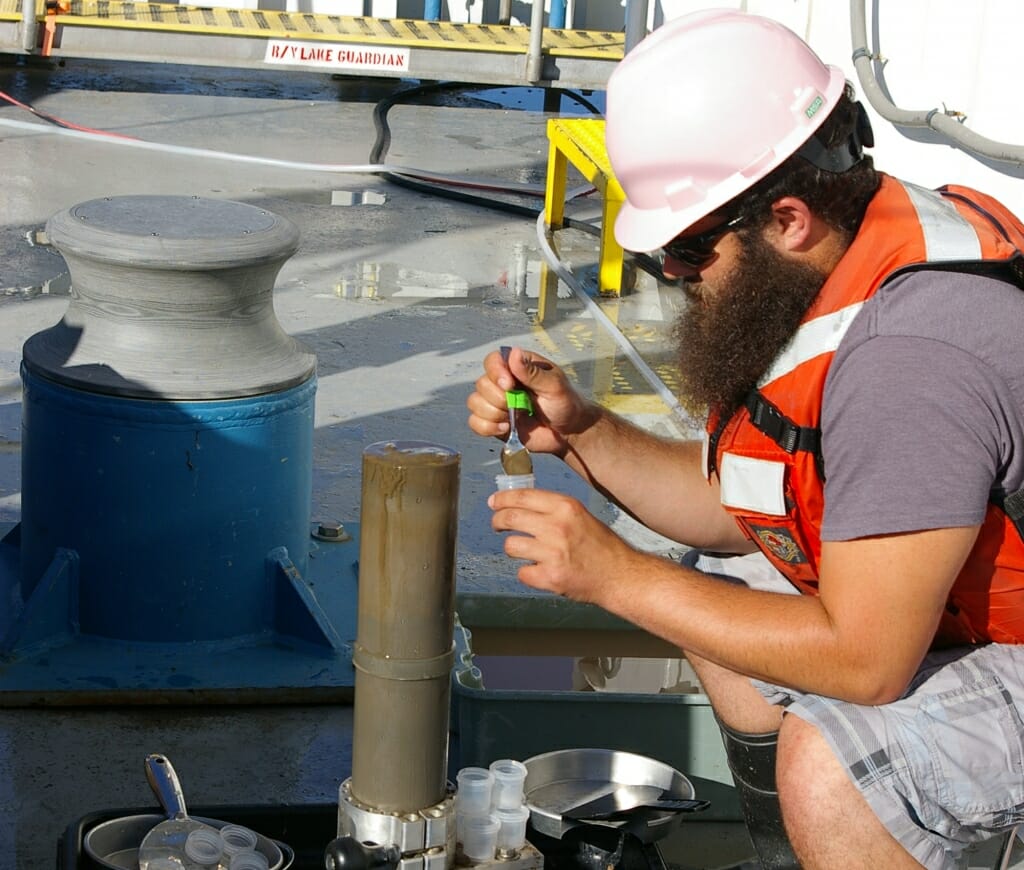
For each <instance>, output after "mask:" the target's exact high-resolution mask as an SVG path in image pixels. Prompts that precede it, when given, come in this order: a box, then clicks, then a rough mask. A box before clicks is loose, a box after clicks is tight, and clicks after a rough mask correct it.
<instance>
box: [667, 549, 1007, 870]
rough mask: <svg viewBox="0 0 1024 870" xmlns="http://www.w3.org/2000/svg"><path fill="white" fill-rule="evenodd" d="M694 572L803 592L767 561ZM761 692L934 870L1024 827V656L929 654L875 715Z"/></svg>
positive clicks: (705, 559)
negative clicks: (812, 731) (819, 743)
mask: <svg viewBox="0 0 1024 870" xmlns="http://www.w3.org/2000/svg"><path fill="white" fill-rule="evenodd" d="M686 561H690V560H686ZM693 564H694V567H697V568H699V569H700V570H703V571H706V572H707V573H711V574H717V575H719V576H725V577H728V578H729V579H734V580H740V581H741V582H743V583H745V584H746V585H748V586H751V587H752V588H756V589H763V590H765V591H775V592H786V593H790V592H795V589H794V588H793V587H792V586H791V585H790V584H789V582H788V581H787V580H786V579H785V578H784V577H782V576H781V575H780V574H778V573H777V572H775V570H774V569H773V568H772V567H771V565H770V564H769V563H768V562H767V560H765V559H763V557H760V555H759V554H755V555H754V556H742V557H734V558H729V559H719V558H716V557H710V556H706V555H702V556H700V557H699V558H697V559H695V560H693ZM754 685H755V686H756V687H757V688H758V689H759V691H760V692H761V694H762V695H763V696H764V697H765V699H766V700H767V701H769V702H770V703H772V704H778V705H781V706H783V707H785V710H786V713H787V714H794V715H796V716H799V717H800V718H801V719H804V720H805V721H807V722H809V723H810V724H812V725H814V726H815V727H816V728H817V729H818V731H819V732H820V733H821V734H822V735H823V736H824V737H825V739H826V740H827V741H828V743H829V745H830V746H831V747H832V751H833V752H834V753H835V755H836V757H837V758H838V759H839V760H840V762H841V763H842V765H843V766H844V768H845V769H846V772H847V773H848V774H849V776H850V779H851V780H852V781H853V783H854V784H855V785H856V786H857V788H858V789H859V790H860V792H861V794H862V795H863V796H864V798H865V800H867V802H868V804H869V805H870V806H871V808H872V809H873V810H874V812H875V814H876V815H877V816H878V818H879V819H880V820H881V822H882V824H884V825H885V827H886V828H887V829H888V830H889V832H890V833H891V834H892V835H893V837H895V838H896V840H898V841H899V842H900V844H901V845H902V846H903V847H904V848H905V849H907V851H909V852H910V854H911V855H913V856H914V858H915V859H916V860H917V861H919V862H920V863H921V864H922V865H924V866H925V867H928V868H930V870H931V868H942V870H945V868H950V870H952V868H955V867H957V866H958V865H957V860H958V858H959V856H960V854H961V853H962V852H963V850H964V849H965V848H966V847H968V846H970V845H972V844H975V843H978V842H980V841H981V840H986V839H988V838H989V837H992V836H994V835H996V834H999V833H1002V832H1004V831H1006V830H1008V829H1009V828H1012V827H1013V826H1014V825H1017V824H1019V823H1021V822H1024V721H1022V717H1024V646H1012V645H1004V644H988V645H987V646H982V647H969V648H960V649H950V650H941V651H938V652H933V653H930V654H929V655H928V656H927V657H926V658H925V660H924V662H923V663H922V665H921V668H920V669H919V670H918V672H917V674H916V676H915V678H914V680H913V682H912V683H911V685H910V687H909V688H908V689H907V692H906V693H905V694H904V696H903V697H902V698H900V699H899V700H897V701H894V702H892V703H891V704H884V705H881V706H877V707H869V706H861V705H859V704H850V703H847V702H845V701H837V700H835V699H833V698H825V697H821V696H818V695H805V694H802V693H800V692H795V691H792V690H789V689H784V688H780V687H778V686H773V685H770V684H767V683H761V682H758V681H754Z"/></svg>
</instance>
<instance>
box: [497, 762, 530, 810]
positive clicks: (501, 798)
mask: <svg viewBox="0 0 1024 870" xmlns="http://www.w3.org/2000/svg"><path fill="white" fill-rule="evenodd" d="M490 771H491V773H493V774H494V791H493V792H492V794H491V808H492V809H500V810H513V809H515V808H516V807H519V806H522V804H523V791H524V787H525V784H526V765H525V764H523V763H522V762H521V761H516V760H514V759H512V758H499V759H498V760H497V761H492V762H491V766H490Z"/></svg>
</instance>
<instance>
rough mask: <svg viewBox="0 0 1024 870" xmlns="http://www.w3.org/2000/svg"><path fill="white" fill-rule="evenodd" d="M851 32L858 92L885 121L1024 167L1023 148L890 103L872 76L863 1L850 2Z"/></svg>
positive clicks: (930, 112) (941, 114)
mask: <svg viewBox="0 0 1024 870" xmlns="http://www.w3.org/2000/svg"><path fill="white" fill-rule="evenodd" d="M850 33H851V36H852V38H853V66H854V69H855V70H856V72H857V78H858V79H859V80H860V86H861V89H862V90H863V91H864V96H865V97H867V100H868V102H869V103H870V104H871V107H872V108H873V109H874V110H875V111H876V112H878V114H879V115H881V116H882V117H883V118H884V119H885V120H886V121H889V122H891V123H892V124H895V125H896V126H902V127H923V128H926V129H930V130H934V131H935V132H936V133H938V134H940V135H941V136H943V137H944V138H945V139H947V140H948V141H949V142H951V143H953V144H954V145H956V146H957V147H959V148H962V149H963V150H964V151H966V152H967V153H969V154H974V155H978V156H980V157H985V158H988V159H991V160H999V161H1001V162H1005V163H1010V164H1012V165H1014V166H1016V167H1021V166H1024V147H1022V146H1020V145H1011V144H1008V143H1006V142H997V141H995V140H994V139H989V138H987V137H985V136H982V135H980V134H979V133H975V132H974V131H973V130H971V129H970V128H968V127H965V126H964V125H963V124H961V123H960V122H959V121H958V120H956V119H955V118H951V117H950V116H949V115H947V114H946V113H945V111H944V110H940V109H920V110H917V109H915V110H912V111H908V110H907V109H901V108H900V107H899V106H897V105H896V104H895V103H893V102H892V101H891V100H890V99H889V97H888V95H887V94H886V92H885V91H884V90H883V88H882V85H881V83H880V82H879V81H878V78H877V77H876V76H875V73H874V70H873V64H874V62H875V60H876V58H877V51H873V50H871V49H870V47H869V46H868V35H867V13H866V10H865V8H864V0H850Z"/></svg>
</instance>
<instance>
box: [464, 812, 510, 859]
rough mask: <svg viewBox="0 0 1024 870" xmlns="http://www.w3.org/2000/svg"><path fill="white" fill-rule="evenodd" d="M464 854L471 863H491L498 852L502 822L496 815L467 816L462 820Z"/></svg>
mask: <svg viewBox="0 0 1024 870" xmlns="http://www.w3.org/2000/svg"><path fill="white" fill-rule="evenodd" d="M462 826H463V830H462V853H463V854H464V855H465V856H466V857H467V858H469V860H470V861H490V860H492V859H493V858H494V855H495V853H496V852H497V851H498V831H500V830H501V822H500V821H498V817H497V816H495V815H487V816H466V817H465V818H464V819H463V820H462Z"/></svg>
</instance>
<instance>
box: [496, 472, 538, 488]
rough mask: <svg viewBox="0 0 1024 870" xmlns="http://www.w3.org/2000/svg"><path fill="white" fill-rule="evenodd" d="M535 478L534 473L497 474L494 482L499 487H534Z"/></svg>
mask: <svg viewBox="0 0 1024 870" xmlns="http://www.w3.org/2000/svg"><path fill="white" fill-rule="evenodd" d="M535 482H536V481H535V478H534V476H533V475H532V474H496V475H495V476H494V484H495V486H497V487H498V489H533V487H534V483H535Z"/></svg>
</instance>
